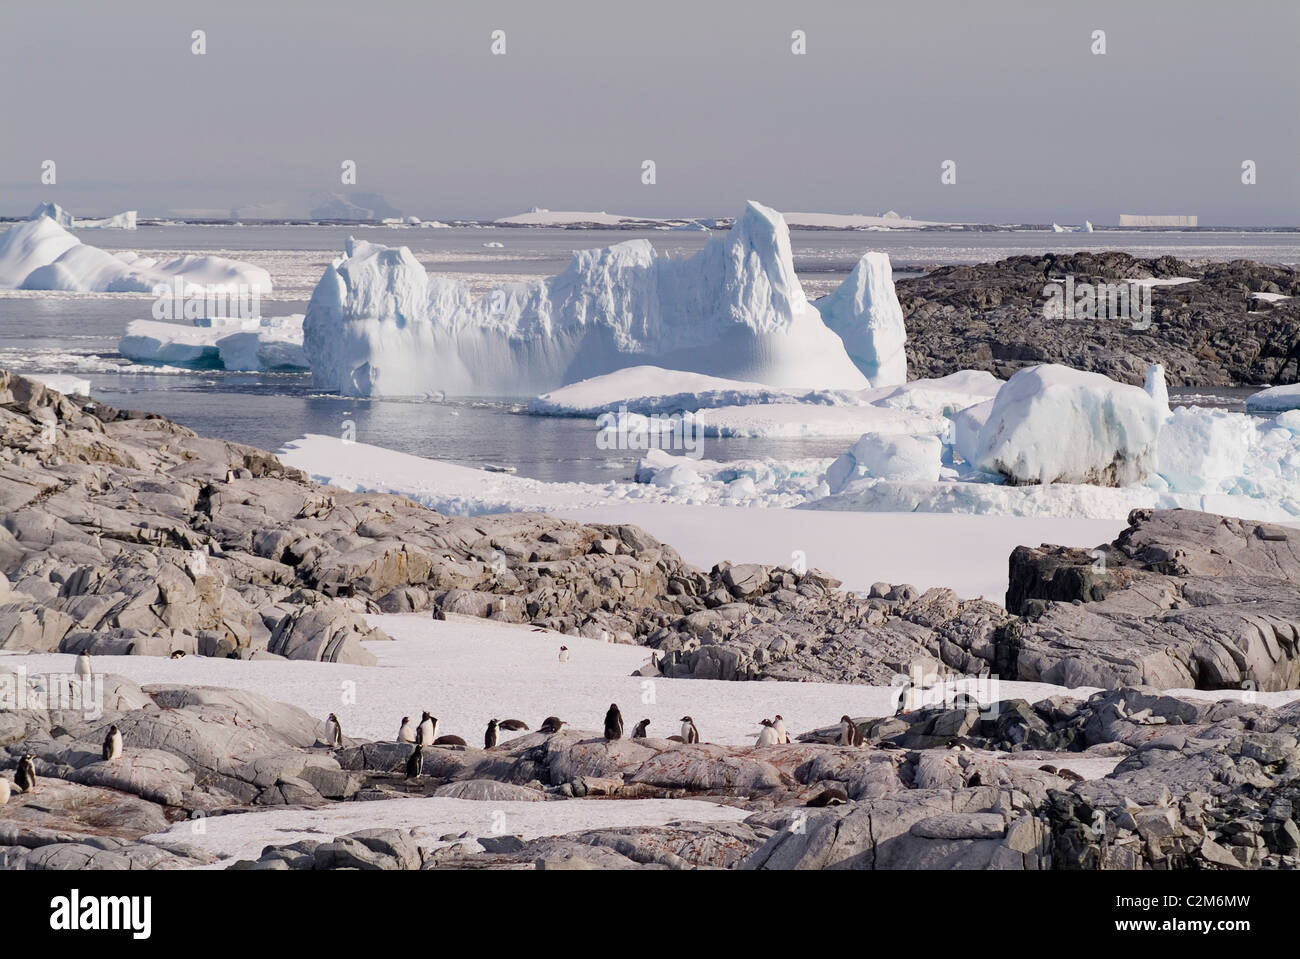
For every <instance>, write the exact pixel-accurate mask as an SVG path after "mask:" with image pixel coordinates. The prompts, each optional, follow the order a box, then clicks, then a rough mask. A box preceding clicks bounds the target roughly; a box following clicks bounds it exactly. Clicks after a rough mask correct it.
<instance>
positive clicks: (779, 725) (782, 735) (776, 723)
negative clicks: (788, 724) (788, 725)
mask: <svg viewBox="0 0 1300 959" xmlns="http://www.w3.org/2000/svg"><path fill="white" fill-rule="evenodd" d="M772 728H773V729H775V730H776V741H777V742H778V743H780V744H781V745H783V746H785V745H789V743H790V734H789V733H787V732H786V731H785V720H784V719H782V718H781V714H780V713H777V714H776V716H774V717H773V718H772Z"/></svg>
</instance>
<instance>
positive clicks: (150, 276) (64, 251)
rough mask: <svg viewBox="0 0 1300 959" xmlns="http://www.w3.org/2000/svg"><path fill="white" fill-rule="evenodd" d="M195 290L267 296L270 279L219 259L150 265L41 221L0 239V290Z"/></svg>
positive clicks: (249, 267) (183, 259)
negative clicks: (177, 284)
mask: <svg viewBox="0 0 1300 959" xmlns="http://www.w3.org/2000/svg"><path fill="white" fill-rule="evenodd" d="M178 279H179V280H181V281H183V282H184V283H185V284H190V285H194V286H200V287H218V286H227V285H236V286H239V287H242V288H244V289H246V290H256V291H258V293H259V294H261V293H269V292H271V275H270V274H269V273H267V271H266V270H264V269H262V268H261V267H258V266H253V265H252V264H250V263H242V262H240V261H238V260H228V259H226V258H224V257H220V256H189V255H187V256H179V257H173V258H171V259H167V260H162V261H159V260H155V259H152V258H150V257H142V256H140V255H138V254H136V253H132V252H127V251H123V252H119V253H109V252H108V251H106V250H101V249H99V248H98V247H93V246H88V245H86V244H84V243H82V242H81V241H80V240H78V239H77V238H76V237H75V236H73V235H72V234H71V233H69V232H68V231H67V230H65V229H64V228H63V227H61V226H59V224H58V223H56V222H55V221H54V220H52V219H50V218H49V217H47V216H39V217H37V218H36V219H33V220H25V221H23V222H21V223H18V224H15V225H14V226H12V227H10V228H9V229H8V230H7V231H5V233H3V234H0V288H10V289H24V290H64V291H70V292H77V293H153V292H154V291H155V289H156V288H158V287H170V286H171V285H172V284H173V282H174V281H176V280H178Z"/></svg>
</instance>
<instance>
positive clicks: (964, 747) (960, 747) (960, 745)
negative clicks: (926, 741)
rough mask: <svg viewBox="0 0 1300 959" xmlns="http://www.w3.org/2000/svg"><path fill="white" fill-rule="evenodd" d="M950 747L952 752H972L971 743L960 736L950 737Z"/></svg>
mask: <svg viewBox="0 0 1300 959" xmlns="http://www.w3.org/2000/svg"><path fill="white" fill-rule="evenodd" d="M948 749H949V750H950V751H952V752H959V753H968V752H970V743H968V742H967V741H966V740H964V739H960V738H958V739H950V740H948Z"/></svg>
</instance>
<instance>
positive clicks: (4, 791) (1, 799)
mask: <svg viewBox="0 0 1300 959" xmlns="http://www.w3.org/2000/svg"><path fill="white" fill-rule="evenodd" d="M8 801H9V780H7V779H5V777H4V776H0V806H3V805H4V804H5V803H7V802H8Z"/></svg>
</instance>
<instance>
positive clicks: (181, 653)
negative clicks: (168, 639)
mask: <svg viewBox="0 0 1300 959" xmlns="http://www.w3.org/2000/svg"><path fill="white" fill-rule="evenodd" d="M167 658H168V659H184V658H185V650H183V649H173V650H172V654H171V655H170V656H169V657H167Z"/></svg>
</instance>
